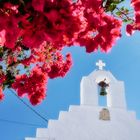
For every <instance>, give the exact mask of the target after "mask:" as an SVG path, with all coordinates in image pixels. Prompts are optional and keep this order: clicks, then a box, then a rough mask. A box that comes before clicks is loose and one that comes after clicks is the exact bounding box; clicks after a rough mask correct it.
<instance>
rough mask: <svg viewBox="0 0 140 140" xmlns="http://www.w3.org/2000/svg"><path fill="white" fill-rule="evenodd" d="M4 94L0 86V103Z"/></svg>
mask: <svg viewBox="0 0 140 140" xmlns="http://www.w3.org/2000/svg"><path fill="white" fill-rule="evenodd" d="M3 98H4V94H3V89H2V86H0V101H1V100H3Z"/></svg>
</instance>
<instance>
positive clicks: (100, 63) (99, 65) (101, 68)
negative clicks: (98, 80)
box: [96, 60, 106, 70]
mask: <svg viewBox="0 0 140 140" xmlns="http://www.w3.org/2000/svg"><path fill="white" fill-rule="evenodd" d="M96 66H98V67H99V70H103V67H105V66H106V64H105V63H104V62H103V61H102V60H99V61H98V62H96Z"/></svg>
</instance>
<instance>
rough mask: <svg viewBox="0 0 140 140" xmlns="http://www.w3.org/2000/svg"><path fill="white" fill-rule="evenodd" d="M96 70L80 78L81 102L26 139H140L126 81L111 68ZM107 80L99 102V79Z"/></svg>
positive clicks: (100, 63)
mask: <svg viewBox="0 0 140 140" xmlns="http://www.w3.org/2000/svg"><path fill="white" fill-rule="evenodd" d="M97 65H98V66H99V70H95V71H93V72H92V73H91V74H89V75H88V76H85V77H83V78H82V80H81V85H80V105H79V106H75V105H71V106H70V107H69V111H61V112H60V114H59V118H58V120H49V123H48V128H38V129H37V132H36V137H35V138H25V140H139V139H140V120H137V119H136V114H135V112H134V111H128V110H127V105H126V100H125V89H124V82H123V81H118V80H117V79H116V78H115V77H114V76H113V75H112V74H111V73H110V72H109V71H106V70H103V66H105V64H104V63H102V61H101V60H100V61H99V62H98V63H97ZM102 81H104V82H105V83H106V84H107V85H108V86H107V87H106V88H105V90H106V92H107V95H105V96H106V104H105V105H104V106H100V105H99V98H100V90H101V87H100V86H99V83H100V82H102Z"/></svg>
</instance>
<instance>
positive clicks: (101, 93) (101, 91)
mask: <svg viewBox="0 0 140 140" xmlns="http://www.w3.org/2000/svg"><path fill="white" fill-rule="evenodd" d="M100 95H101V96H105V95H107V92H106V88H105V87H101V90H100Z"/></svg>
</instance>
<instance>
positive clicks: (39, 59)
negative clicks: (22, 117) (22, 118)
mask: <svg viewBox="0 0 140 140" xmlns="http://www.w3.org/2000/svg"><path fill="white" fill-rule="evenodd" d="M123 2H125V1H124V0H76V1H73V0H0V100H2V99H3V98H4V94H3V90H4V89H5V88H13V89H14V90H15V91H16V92H17V94H18V96H20V97H23V96H25V97H27V98H28V99H29V100H30V102H31V104H32V105H36V104H38V103H41V102H42V100H43V99H45V97H46V83H47V80H48V78H51V79H52V78H56V77H64V76H65V75H66V73H67V72H68V71H69V69H70V67H71V65H72V58H71V55H70V54H66V56H65V57H64V56H63V55H62V49H63V48H64V47H70V46H80V47H85V49H86V52H88V53H92V52H95V51H96V50H100V51H102V52H108V51H109V50H110V49H111V48H112V46H113V45H114V44H115V42H116V40H117V39H118V38H120V37H121V27H122V23H123V22H125V23H126V32H127V34H128V35H132V34H133V32H134V31H135V30H140V0H132V1H131V9H132V10H133V11H130V9H127V8H125V7H124V6H122V5H123ZM132 12H133V17H131V16H130V13H132Z"/></svg>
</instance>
